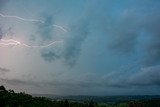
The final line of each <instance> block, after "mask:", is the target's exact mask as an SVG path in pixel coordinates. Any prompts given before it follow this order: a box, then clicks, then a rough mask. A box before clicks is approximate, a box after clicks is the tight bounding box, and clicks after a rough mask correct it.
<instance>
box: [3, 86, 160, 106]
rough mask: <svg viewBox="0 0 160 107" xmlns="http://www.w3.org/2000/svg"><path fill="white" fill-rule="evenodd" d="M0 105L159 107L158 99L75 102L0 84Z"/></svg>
mask: <svg viewBox="0 0 160 107" xmlns="http://www.w3.org/2000/svg"><path fill="white" fill-rule="evenodd" d="M0 107H160V100H158V99H157V100H156V99H155V100H147V101H131V102H125V103H117V104H116V103H115V104H106V103H95V102H93V101H89V102H75V101H68V100H60V101H56V100H54V101H53V100H51V99H49V98H45V97H33V96H31V95H29V94H26V93H24V92H21V93H15V92H14V91H13V90H6V89H5V87H4V86H0Z"/></svg>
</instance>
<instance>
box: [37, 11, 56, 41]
mask: <svg viewBox="0 0 160 107" xmlns="http://www.w3.org/2000/svg"><path fill="white" fill-rule="evenodd" d="M42 18H43V20H44V23H37V26H38V29H37V30H38V31H37V32H38V34H39V35H40V36H41V37H42V39H43V40H44V41H45V40H50V39H52V37H53V32H52V31H53V28H54V27H53V25H54V22H53V17H52V16H51V15H46V14H45V15H43V16H42Z"/></svg>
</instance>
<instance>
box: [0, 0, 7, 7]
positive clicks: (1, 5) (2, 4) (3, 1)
mask: <svg viewBox="0 0 160 107" xmlns="http://www.w3.org/2000/svg"><path fill="white" fill-rule="evenodd" d="M8 1H9V0H0V9H2V8H3V6H4V5H5V3H7V2H8Z"/></svg>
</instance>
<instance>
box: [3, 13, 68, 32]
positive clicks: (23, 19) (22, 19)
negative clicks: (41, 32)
mask: <svg viewBox="0 0 160 107" xmlns="http://www.w3.org/2000/svg"><path fill="white" fill-rule="evenodd" d="M0 17H3V18H15V19H18V20H21V21H26V22H39V23H42V24H45V22H44V21H42V20H36V19H25V18H22V17H19V16H10V15H5V14H2V13H0ZM52 26H53V27H57V28H59V29H61V30H63V31H64V32H67V30H66V29H65V28H63V27H62V26H59V25H56V24H54V25H52Z"/></svg>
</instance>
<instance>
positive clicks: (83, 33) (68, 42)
mask: <svg viewBox="0 0 160 107" xmlns="http://www.w3.org/2000/svg"><path fill="white" fill-rule="evenodd" d="M88 26H89V20H81V21H78V22H77V23H76V24H74V25H72V26H71V27H70V32H69V34H68V35H69V36H68V38H66V39H64V40H63V41H64V45H63V49H62V48H61V52H59V53H57V52H56V51H55V49H48V50H45V51H44V50H43V51H42V53H41V56H42V58H44V59H45V60H46V61H49V62H51V61H54V60H55V59H59V58H62V59H64V60H65V63H67V65H70V66H74V65H75V63H76V60H77V59H78V56H79V54H80V51H81V45H82V43H83V41H84V40H85V39H86V37H87V36H88V34H89V29H88Z"/></svg>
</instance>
